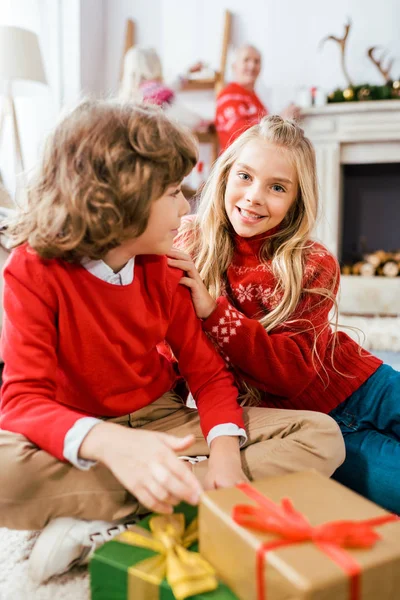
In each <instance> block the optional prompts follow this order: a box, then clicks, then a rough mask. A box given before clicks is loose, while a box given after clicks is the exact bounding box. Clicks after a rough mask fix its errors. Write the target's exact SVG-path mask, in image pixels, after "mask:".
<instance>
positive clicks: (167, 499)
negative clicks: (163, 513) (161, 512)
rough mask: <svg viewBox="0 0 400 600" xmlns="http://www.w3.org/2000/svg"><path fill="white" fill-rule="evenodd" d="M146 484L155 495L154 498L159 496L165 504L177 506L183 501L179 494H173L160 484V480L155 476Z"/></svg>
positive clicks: (158, 498)
mask: <svg viewBox="0 0 400 600" xmlns="http://www.w3.org/2000/svg"><path fill="white" fill-rule="evenodd" d="M146 485H147V489H148V490H149V492H150V493H151V494H152V495H153V496H154V498H157V500H159V501H160V502H163V503H164V504H170V505H171V506H176V505H177V504H179V502H180V501H181V498H180V497H179V496H175V495H174V494H171V493H170V492H169V491H168V490H167V489H166V488H165V487H164V486H163V485H161V484H160V482H159V481H157V480H156V479H154V478H149V481H148V482H147V484H146Z"/></svg>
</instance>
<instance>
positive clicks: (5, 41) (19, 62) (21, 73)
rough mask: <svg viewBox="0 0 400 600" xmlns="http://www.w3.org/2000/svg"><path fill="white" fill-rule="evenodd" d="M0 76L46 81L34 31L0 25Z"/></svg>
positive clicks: (8, 78) (10, 78)
mask: <svg viewBox="0 0 400 600" xmlns="http://www.w3.org/2000/svg"><path fill="white" fill-rule="evenodd" d="M0 78H1V79H3V80H7V81H14V80H16V79H19V80H23V81H26V80H29V81H35V82H38V83H47V81H46V76H45V73H44V68H43V61H42V55H41V53H40V47H39V40H38V36H37V35H36V33H33V31H28V30H27V29H22V28H21V27H11V26H0Z"/></svg>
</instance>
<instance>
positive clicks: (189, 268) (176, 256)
mask: <svg viewBox="0 0 400 600" xmlns="http://www.w3.org/2000/svg"><path fill="white" fill-rule="evenodd" d="M168 264H169V265H170V266H171V267H176V268H177V269H182V271H185V272H186V277H182V279H181V280H180V283H181V284H182V285H185V286H186V287H188V288H189V289H190V292H191V294H192V300H193V306H194V309H195V311H196V315H197V316H198V317H199V319H207V318H208V317H209V316H210V315H211V313H212V312H213V311H214V310H215V308H216V307H217V303H216V302H215V300H214V298H212V296H210V294H209V293H208V290H207V288H206V286H205V285H204V283H203V281H202V279H201V277H200V275H199V272H198V270H197V269H196V267H195V266H194V263H193V261H192V259H191V258H190V256H189V255H188V254H186V253H185V252H182V251H181V250H176V248H172V250H170V251H169V253H168Z"/></svg>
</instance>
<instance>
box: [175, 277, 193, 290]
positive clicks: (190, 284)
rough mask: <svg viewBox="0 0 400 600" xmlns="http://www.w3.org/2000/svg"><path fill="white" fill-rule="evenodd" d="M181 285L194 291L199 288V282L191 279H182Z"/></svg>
mask: <svg viewBox="0 0 400 600" xmlns="http://www.w3.org/2000/svg"><path fill="white" fill-rule="evenodd" d="M179 283H180V284H181V285H185V286H186V287H188V288H190V289H194V288H195V287H196V286H197V281H195V280H194V279H191V278H190V277H182V279H180V280H179Z"/></svg>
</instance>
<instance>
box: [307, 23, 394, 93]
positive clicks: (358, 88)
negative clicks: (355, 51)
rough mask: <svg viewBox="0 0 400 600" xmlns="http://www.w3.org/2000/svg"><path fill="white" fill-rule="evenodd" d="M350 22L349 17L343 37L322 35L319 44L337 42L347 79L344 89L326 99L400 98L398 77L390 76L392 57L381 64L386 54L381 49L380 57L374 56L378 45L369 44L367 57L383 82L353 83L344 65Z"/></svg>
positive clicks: (339, 89) (335, 91) (337, 90)
mask: <svg viewBox="0 0 400 600" xmlns="http://www.w3.org/2000/svg"><path fill="white" fill-rule="evenodd" d="M351 26H352V23H351V21H350V19H349V20H348V22H347V23H346V24H345V30H344V35H343V37H341V38H340V37H337V36H334V35H328V36H326V37H324V38H323V39H322V40H321V42H320V44H319V46H320V48H321V47H322V46H323V45H324V44H325V42H326V41H327V40H333V41H334V42H337V43H338V44H339V46H340V52H341V66H342V70H343V74H344V77H345V79H346V81H347V84H348V85H347V87H346V88H345V89H341V88H338V89H336V90H334V91H333V92H331V93H330V94H329V95H328V97H327V101H328V103H330V102H357V101H361V102H364V101H369V100H399V99H400V77H399V78H398V79H395V80H393V78H392V77H391V74H390V71H391V68H392V66H393V62H394V60H393V59H390V60H389V62H388V63H387V66H386V67H384V66H383V61H384V58H385V56H386V52H385V51H383V53H382V54H381V57H380V59H378V58H376V56H375V54H376V50H377V49H378V48H379V46H371V47H370V48H368V50H367V56H368V58H369V59H370V60H371V61H372V62H373V64H374V65H375V66H376V67H377V68H378V70H379V72H380V73H381V74H382V76H383V78H384V80H385V83H384V84H382V85H370V84H369V83H363V84H360V85H355V84H354V83H353V81H352V79H351V77H350V75H349V72H348V70H347V66H346V60H345V58H346V56H345V55H346V43H347V38H348V37H349V33H350V29H351Z"/></svg>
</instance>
